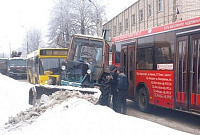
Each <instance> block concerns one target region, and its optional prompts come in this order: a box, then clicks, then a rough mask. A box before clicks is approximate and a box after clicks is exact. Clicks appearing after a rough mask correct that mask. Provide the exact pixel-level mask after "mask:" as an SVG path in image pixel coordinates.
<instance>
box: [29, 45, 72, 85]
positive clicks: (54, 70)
mask: <svg viewBox="0 0 200 135" xmlns="http://www.w3.org/2000/svg"><path fill="white" fill-rule="evenodd" d="M67 54H68V49H67V48H40V49H38V50H36V51H34V52H32V53H30V54H28V55H27V80H28V81H29V82H30V83H32V84H42V85H44V84H47V83H48V80H50V78H54V81H55V82H54V83H52V84H58V83H59V77H60V72H61V63H62V62H63V61H65V60H66V59H67Z"/></svg>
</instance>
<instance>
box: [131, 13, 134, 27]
mask: <svg viewBox="0 0 200 135" xmlns="http://www.w3.org/2000/svg"><path fill="white" fill-rule="evenodd" d="M131 17H132V19H131V20H132V25H135V14H132V16H131Z"/></svg>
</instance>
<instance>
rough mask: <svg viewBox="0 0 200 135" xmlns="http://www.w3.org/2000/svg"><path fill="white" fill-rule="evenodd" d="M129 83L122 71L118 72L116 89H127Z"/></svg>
mask: <svg viewBox="0 0 200 135" xmlns="http://www.w3.org/2000/svg"><path fill="white" fill-rule="evenodd" d="M128 87H129V83H128V78H127V76H126V75H125V74H124V73H120V74H119V75H118V76H117V90H119V91H128Z"/></svg>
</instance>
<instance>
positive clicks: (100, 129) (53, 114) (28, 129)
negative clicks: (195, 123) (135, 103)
mask: <svg viewBox="0 0 200 135" xmlns="http://www.w3.org/2000/svg"><path fill="white" fill-rule="evenodd" d="M31 86H32V85H31V84H28V83H24V82H18V81H16V80H14V79H11V78H9V77H7V76H4V75H1V74H0V108H1V111H0V135H55V134H57V135H66V134H67V135H85V134H87V135H132V134H137V135H138V134H142V135H144V134H154V135H157V134H159V135H160V134H168V135H169V134H170V135H172V134H174V135H178V134H180V135H183V134H187V133H185V132H181V131H177V130H174V129H171V128H168V127H165V126H162V125H159V124H156V123H153V122H149V121H146V120H142V119H139V118H135V117H130V116H126V115H122V114H118V113H115V112H114V111H113V110H112V109H110V108H108V107H105V106H100V105H94V104H92V103H90V102H88V101H87V100H85V99H81V98H77V97H73V98H70V99H69V100H66V101H64V102H61V103H60V104H56V105H54V106H53V107H50V108H48V109H47V110H46V111H45V112H44V113H42V114H41V115H40V116H39V117H37V118H35V120H33V121H32V122H27V121H22V122H20V123H18V124H17V125H11V124H10V125H9V124H7V125H5V123H6V122H8V118H9V117H10V116H15V115H16V114H17V113H19V112H20V111H25V110H26V109H28V108H30V107H32V106H30V105H28V91H29V89H30V87H31Z"/></svg>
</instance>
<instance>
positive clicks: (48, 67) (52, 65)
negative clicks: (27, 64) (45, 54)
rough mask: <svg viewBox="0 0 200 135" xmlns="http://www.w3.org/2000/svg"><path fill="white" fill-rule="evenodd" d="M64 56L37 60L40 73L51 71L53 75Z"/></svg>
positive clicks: (57, 72) (58, 68) (57, 70)
mask: <svg viewBox="0 0 200 135" xmlns="http://www.w3.org/2000/svg"><path fill="white" fill-rule="evenodd" d="M63 61H64V58H41V59H40V60H39V64H40V66H39V67H40V68H39V73H40V75H44V71H52V72H53V74H54V75H56V74H59V70H60V66H61V63H62V62H63Z"/></svg>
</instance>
